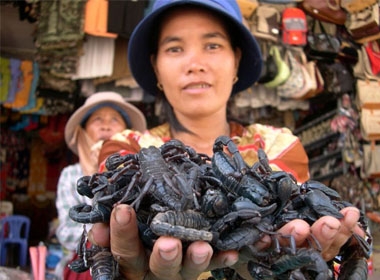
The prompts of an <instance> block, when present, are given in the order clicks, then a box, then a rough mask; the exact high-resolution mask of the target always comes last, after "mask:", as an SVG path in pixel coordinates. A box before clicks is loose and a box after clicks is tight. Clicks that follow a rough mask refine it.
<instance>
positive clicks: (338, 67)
mask: <svg viewBox="0 0 380 280" xmlns="http://www.w3.org/2000/svg"><path fill="white" fill-rule="evenodd" d="M318 67H319V69H320V71H321V74H322V77H323V80H324V81H325V90H326V91H327V92H330V93H334V94H336V95H340V94H343V93H352V92H354V90H355V85H354V81H355V79H354V76H353V74H352V71H351V68H350V67H349V66H348V65H346V64H344V63H341V62H338V61H336V62H333V63H328V62H319V63H318Z"/></svg>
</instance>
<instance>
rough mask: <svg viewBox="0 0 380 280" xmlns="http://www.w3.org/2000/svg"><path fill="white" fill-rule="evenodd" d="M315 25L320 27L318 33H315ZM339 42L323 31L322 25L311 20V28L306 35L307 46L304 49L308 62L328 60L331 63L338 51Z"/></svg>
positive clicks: (317, 21)
mask: <svg viewBox="0 0 380 280" xmlns="http://www.w3.org/2000/svg"><path fill="white" fill-rule="evenodd" d="M316 23H318V25H319V27H320V31H321V32H319V33H317V32H316V31H315V26H316ZM340 45H341V43H340V41H339V39H338V38H337V37H336V36H334V35H330V34H328V33H327V32H326V31H325V28H324V27H323V24H322V23H321V22H320V21H319V20H313V24H312V28H311V30H310V32H309V34H308V35H307V44H306V46H305V48H304V51H305V54H306V56H307V58H308V59H309V60H330V61H333V60H334V59H335V58H336V57H337V56H338V53H339V51H340Z"/></svg>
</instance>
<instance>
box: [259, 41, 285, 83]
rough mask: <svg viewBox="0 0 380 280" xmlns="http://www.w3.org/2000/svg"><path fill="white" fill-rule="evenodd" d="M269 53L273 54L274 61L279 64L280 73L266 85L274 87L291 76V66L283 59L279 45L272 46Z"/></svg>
mask: <svg viewBox="0 0 380 280" xmlns="http://www.w3.org/2000/svg"><path fill="white" fill-rule="evenodd" d="M269 54H270V55H273V58H274V61H275V63H276V65H277V69H278V73H277V75H276V77H275V78H274V79H273V80H271V81H269V82H267V83H265V84H264V85H265V86H266V87H268V88H273V87H276V86H279V85H281V84H283V83H284V82H285V81H286V80H287V79H288V78H289V76H290V68H289V66H288V64H287V63H286V62H285V60H284V59H283V57H282V55H281V53H280V50H279V47H278V46H277V45H272V46H271V48H270V50H269Z"/></svg>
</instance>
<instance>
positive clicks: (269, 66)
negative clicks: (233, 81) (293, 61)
mask: <svg viewBox="0 0 380 280" xmlns="http://www.w3.org/2000/svg"><path fill="white" fill-rule="evenodd" d="M260 45H261V49H262V54H263V67H262V70H261V75H260V78H259V80H258V83H260V84H265V83H267V82H270V81H272V80H273V79H274V78H275V77H276V76H277V73H278V67H277V64H276V62H275V59H274V57H273V55H271V54H270V52H269V51H268V50H269V48H270V46H269V43H267V42H261V44H260Z"/></svg>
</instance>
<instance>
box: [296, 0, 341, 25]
mask: <svg viewBox="0 0 380 280" xmlns="http://www.w3.org/2000/svg"><path fill="white" fill-rule="evenodd" d="M299 6H300V8H301V9H303V10H304V11H305V13H307V14H309V15H310V16H311V17H313V18H315V19H318V20H322V21H326V22H330V23H334V24H338V25H342V24H344V23H345V22H346V17H347V12H346V11H345V10H343V9H342V8H341V7H340V0H303V1H302V2H300V3H299Z"/></svg>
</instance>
